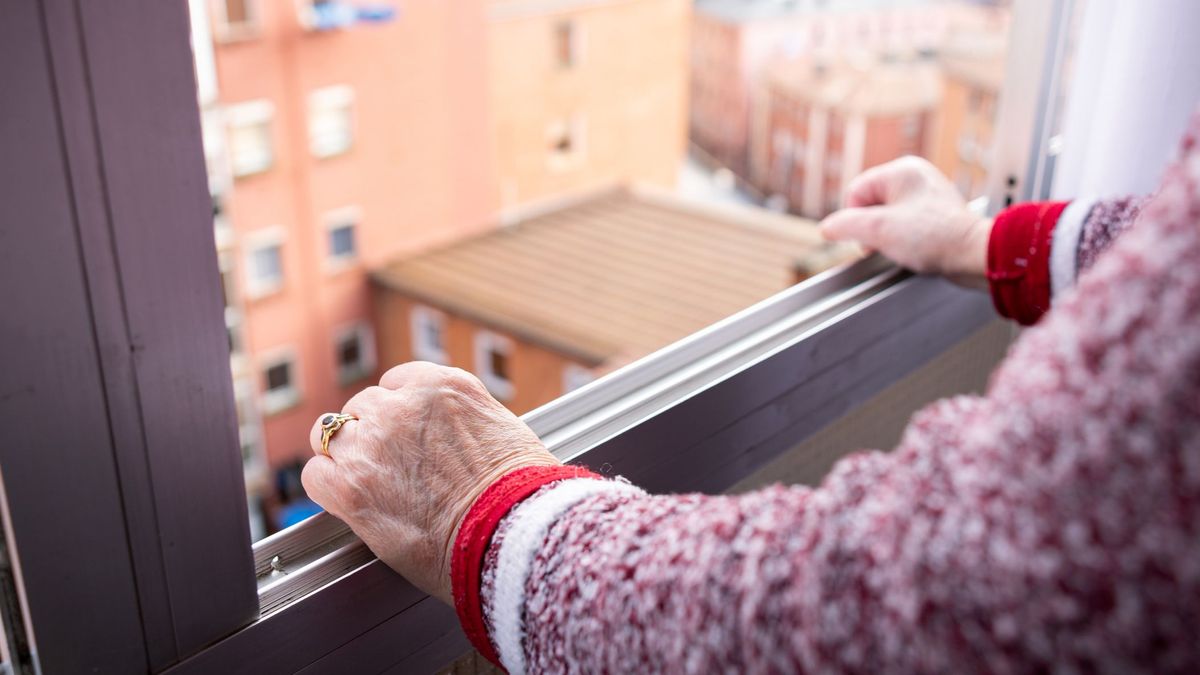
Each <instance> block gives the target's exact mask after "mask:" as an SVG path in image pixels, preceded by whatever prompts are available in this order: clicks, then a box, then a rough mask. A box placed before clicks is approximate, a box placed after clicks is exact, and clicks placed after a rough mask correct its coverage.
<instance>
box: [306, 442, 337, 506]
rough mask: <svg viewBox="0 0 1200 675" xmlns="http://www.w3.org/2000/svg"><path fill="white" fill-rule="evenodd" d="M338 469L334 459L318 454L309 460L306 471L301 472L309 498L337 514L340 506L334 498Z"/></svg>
mask: <svg viewBox="0 0 1200 675" xmlns="http://www.w3.org/2000/svg"><path fill="white" fill-rule="evenodd" d="M336 471H337V467H336V466H334V462H333V460H331V459H329V458H328V457H325V456H324V455H316V456H314V457H312V458H310V459H309V460H308V463H306V464H305V465H304V471H302V472H301V473H300V483H301V484H302V485H303V486H304V492H305V493H306V494H308V498H309V499H311V500H313V501H314V502H316V503H317V504H319V505H320V506H321V508H323V509H325V510H326V511H329V512H331V513H334V515H337V513H336V512H335V511H336V510H337V507H338V505H337V504H335V503H334V500H333V499H332V497H333V492H334V489H333V485H334V481H336V480H337V476H336V475H335V472H336ZM331 507H332V508H331Z"/></svg>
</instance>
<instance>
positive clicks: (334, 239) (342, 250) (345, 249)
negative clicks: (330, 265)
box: [329, 225, 354, 258]
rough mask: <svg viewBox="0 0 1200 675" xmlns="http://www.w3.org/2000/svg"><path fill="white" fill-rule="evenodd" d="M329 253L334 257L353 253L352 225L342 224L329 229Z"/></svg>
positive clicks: (347, 255)
mask: <svg viewBox="0 0 1200 675" xmlns="http://www.w3.org/2000/svg"><path fill="white" fill-rule="evenodd" d="M329 254H330V255H331V256H333V257H335V258H347V257H351V256H353V255H354V226H353V225H343V226H341V227H335V228H333V229H332V230H330V231H329Z"/></svg>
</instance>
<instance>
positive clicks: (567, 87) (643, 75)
mask: <svg viewBox="0 0 1200 675" xmlns="http://www.w3.org/2000/svg"><path fill="white" fill-rule="evenodd" d="M522 4H528V3H511V2H510V3H495V6H494V7H493V10H492V18H491V20H490V24H489V27H488V31H489V41H490V51H489V53H490V60H491V64H490V73H491V82H490V86H491V96H492V99H491V105H492V116H493V122H492V124H493V129H494V132H495V157H496V166H497V169H498V173H499V182H500V189H501V201H502V206H503V207H506V208H511V207H515V206H517V205H520V204H524V203H528V202H530V201H535V200H537V199H540V198H544V197H549V196H555V195H559V194H562V193H564V192H574V191H578V190H583V189H588V188H594V187H597V186H600V185H604V184H607V183H611V182H614V181H624V182H628V181H642V182H649V183H653V184H657V185H661V186H665V187H670V186H674V184H675V182H676V180H677V178H678V172H679V167H680V162H681V161H682V159H683V154H684V150H685V143H686V129H685V125H686V115H687V62H686V59H687V52H686V42H687V17H688V11H689V7H688V4H689V3H688V2H686V0H624V1H617V2H602V3H590V4H587V5H585V6H582V7H578V6H572V4H571V3H563V5H562V7H561V8H552V9H549V10H541V11H516V10H513V9H512V8H511V7H508V6H511V5H522ZM565 20H570V21H572V22H573V23H574V25H575V27H576V30H578V31H580V36H581V40H582V43H581V48H580V52H579V53H580V60H579V63H578V65H576V66H574V67H569V68H565V67H562V66H560V65H559V63H558V61H557V52H556V50H555V40H554V38H555V27H556V26H557V25H558V24H559V23H560V22H562V21H565ZM570 116H578V117H580V118H583V119H586V134H585V135H586V138H585V140H584V146H585V151H584V154H583V158H582V160H581V161H580V162H578V163H576V164H575V165H573V166H571V167H568V168H562V169H556V168H555V167H552V166H551V164H550V162H549V161H548V157H549V151H548V150H549V142H548V140H547V129H548V127H549V126H550V125H551V124H552V123H554V122H555V121H556V120H558V119H565V118H568V117H570Z"/></svg>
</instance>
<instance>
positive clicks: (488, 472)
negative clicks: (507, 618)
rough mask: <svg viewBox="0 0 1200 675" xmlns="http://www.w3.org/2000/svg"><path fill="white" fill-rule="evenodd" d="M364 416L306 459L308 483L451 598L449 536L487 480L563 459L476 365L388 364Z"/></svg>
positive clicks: (407, 571) (366, 397)
mask: <svg viewBox="0 0 1200 675" xmlns="http://www.w3.org/2000/svg"><path fill="white" fill-rule="evenodd" d="M342 412H344V413H347V414H351V415H354V416H356V417H358V420H357V421H350V422H347V423H346V425H345V426H344V427H342V428H341V429H340V430H339V431H338V432H337V433H336V434H335V435H334V436H333V438H332V439H331V440H330V442H329V453H330V455H331V457H325V456H324V455H322V454H321V453H320V448H321V422H320V420H318V421H317V424H316V425H315V426H314V427H313V430H312V438H311V441H312V445H313V449H314V451H315V452H316V453H317V456H315V457H313V458H312V459H311V460H309V462H308V464H307V465H306V466H305V467H304V474H303V477H302V478H303V481H304V489H305V490H307V491H308V495H309V496H310V497H311V498H312V499H313V500H314V501H316V502H317V503H318V504H320V505H321V506H322V507H324V508H325V509H326V510H327V511H329V512H330V513H332V514H333V515H335V516H337V517H338V518H340V519H341V520H342V521H344V522H345V523H346V524H347V525H349V526H350V528H351V529H353V530H354V532H355V534H357V535H358V536H359V537H361V538H362V540H363V541H364V542H366V544H367V546H369V547H370V548H371V550H372V551H374V552H375V554H376V555H378V556H379V558H380V560H383V562H385V563H387V564H388V565H389V566H390V567H391V568H392V569H394V570H396V571H397V572H399V573H400V574H402V575H404V576H405V577H406V578H408V579H409V581H411V582H413V583H414V584H415V585H416V586H418V587H419V588H421V589H422V590H424V591H425V592H427V593H429V594H430V595H434V596H436V597H439V598H441V599H442V600H445V601H446V602H450V601H451V592H450V558H451V546H452V544H453V539H454V535H455V532H456V531H457V529H458V526H459V524H460V523H461V521H462V519H463V517H464V516H465V515H466V512H467V510H468V509H469V508H470V507H471V504H472V503H473V502H474V501H475V499H476V497H478V496H479V495H480V493H482V492H483V491H484V489H486V488H487V487H488V486H489V485H491V484H492V482H494V481H495V480H496V479H498V478H500V477H501V476H503V475H504V474H505V473H508V472H509V471H512V470H513V469H518V468H521V467H525V466H537V465H557V464H559V463H560V462H559V461H558V460H557V459H556V458H555V457H554V456H553V455H551V454H550V453H549V452H548V451H547V450H546V448H545V446H544V445H542V442H541V441H540V440H538V438H537V436H535V435H534V434H533V431H531V430H530V429H529V427H528V426H526V425H525V423H524V422H522V421H521V420H520V419H518V418H517V417H516V416H515V415H513V414H512V413H511V412H509V410H508V409H507V408H505V407H504V406H503V405H501V404H500V403H499V402H497V401H496V399H494V398H492V396H491V395H490V394H488V392H487V389H485V388H484V386H483V383H481V382H480V381H479V380H478V379H477V378H476V377H475V376H474V375H471V374H470V373H467V372H465V371H462V370H459V369H457V368H445V367H442V366H436V365H433V364H431V363H406V364H404V365H401V366H397V367H395V368H392V369H391V370H389V371H388V372H387V373H386V374H384V376H383V377H382V378H381V379H380V381H379V386H378V387H369V388H367V389H365V390H363V391H362V392H360V393H358V394H357V395H355V396H354V398H352V399H350V400H349V401H348V402H347V403H346V405H345V407H343V408H342Z"/></svg>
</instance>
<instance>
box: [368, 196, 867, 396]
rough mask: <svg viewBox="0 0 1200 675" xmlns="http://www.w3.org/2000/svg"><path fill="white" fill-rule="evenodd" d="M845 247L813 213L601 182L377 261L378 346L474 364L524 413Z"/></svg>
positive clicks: (405, 356)
mask: <svg viewBox="0 0 1200 675" xmlns="http://www.w3.org/2000/svg"><path fill="white" fill-rule="evenodd" d="M854 254H855V251H854V250H853V249H852V248H851V247H844V246H831V245H830V244H828V243H826V242H824V241H823V240H822V238H821V236H820V234H819V233H818V232H817V231H816V228H815V226H814V224H813V223H812V222H809V221H803V220H800V219H797V218H792V217H789V216H781V215H775V214H770V213H764V212H761V211H758V210H754V211H748V210H744V209H742V208H734V207H723V208H720V209H716V208H715V207H701V206H697V205H695V204H693V203H690V202H683V201H681V200H679V199H678V198H676V197H671V196H667V195H665V194H663V193H660V192H658V191H653V192H648V191H646V190H644V189H608V190H605V191H602V192H600V193H597V194H593V195H590V196H586V197H581V198H578V199H576V200H575V201H572V202H563V201H562V200H559V203H557V204H543V205H540V206H537V207H534V208H533V209H532V210H531V212H530V213H529V215H528V217H527V218H526V219H524V220H522V221H521V222H520V223H519V224H515V225H510V226H508V227H506V228H503V229H500V230H497V231H494V232H491V233H488V234H484V235H481V236H478V237H474V238H471V239H468V240H465V241H462V242H459V243H457V244H453V245H450V246H447V247H444V248H441V249H438V250H435V251H431V252H429V253H426V254H423V255H418V256H415V257H411V258H407V259H403V260H400V261H397V262H395V263H393V264H391V265H389V266H387V267H385V268H383V269H381V270H379V271H377V272H375V273H374V274H373V275H372V278H373V280H374V283H375V307H376V315H377V318H376V324H377V326H378V330H379V349H380V356H381V358H382V359H383V360H384V361H386V362H389V363H399V362H402V361H408V360H413V359H422V360H428V361H434V362H439V363H445V364H449V365H454V366H458V367H460V368H463V369H466V370H470V371H473V372H474V373H475V374H476V375H478V376H479V377H480V379H482V380H483V382H484V383H485V384H486V385H487V386H488V388H489V389H490V390H491V392H492V393H493V394H494V395H495V396H496V397H497V398H498V399H500V400H501V401H503V402H504V403H505V404H506V405H507V406H509V408H511V409H512V410H513V411H515V412H517V413H524V412H526V411H528V410H531V409H533V408H535V407H537V406H539V405H542V404H543V403H547V402H549V401H551V400H553V399H554V398H557V397H558V396H560V395H561V394H563V393H564V392H566V391H570V390H571V389H573V388H575V387H578V386H580V385H582V384H584V383H586V382H588V381H590V380H591V379H592V378H593V377H595V376H596V375H598V374H600V373H604V372H607V371H609V370H611V369H613V368H616V367H618V366H621V365H623V364H625V363H628V362H630V361H632V360H634V359H637V358H639V357H641V356H645V355H647V354H649V353H651V352H653V351H655V350H657V349H659V348H661V347H665V346H666V345H668V344H671V343H672V342H674V341H676V340H679V339H680V338H683V337H685V336H687V335H690V334H692V333H694V332H696V331H697V330H700V329H701V328H704V327H706V326H708V325H710V324H712V323H714V322H716V321H718V320H720V319H723V318H725V317H727V316H730V315H732V314H734V313H735V312H737V311H739V310H742V309H745V308H746V307H749V306H750V305H752V304H754V303H755V302H758V301H760V300H763V299H765V298H767V297H769V296H771V295H773V294H774V293H776V292H778V291H781V290H783V289H785V288H787V287H788V286H790V285H791V284H792V283H794V282H795V280H796V278H797V276H798V275H797V271H798V270H801V271H802V273H801V274H800V275H799V276H801V277H802V276H804V275H806V274H811V273H814V272H816V271H820V270H823V269H826V268H828V267H830V266H832V265H834V264H836V263H838V262H841V261H844V260H847V259H849V258H850V257H851V256H853V255H854Z"/></svg>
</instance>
